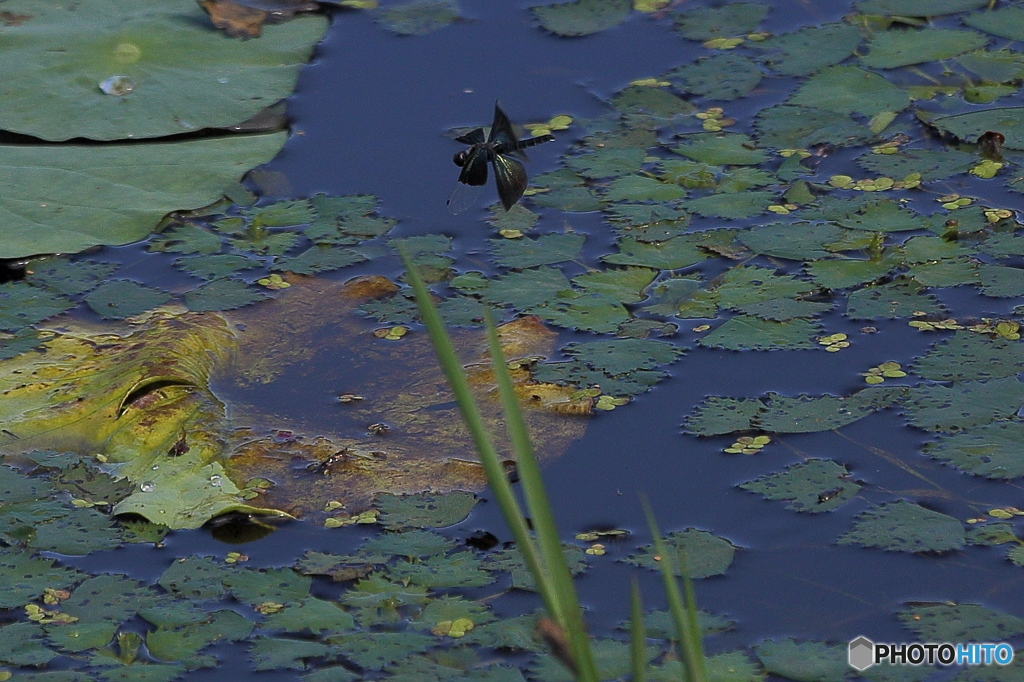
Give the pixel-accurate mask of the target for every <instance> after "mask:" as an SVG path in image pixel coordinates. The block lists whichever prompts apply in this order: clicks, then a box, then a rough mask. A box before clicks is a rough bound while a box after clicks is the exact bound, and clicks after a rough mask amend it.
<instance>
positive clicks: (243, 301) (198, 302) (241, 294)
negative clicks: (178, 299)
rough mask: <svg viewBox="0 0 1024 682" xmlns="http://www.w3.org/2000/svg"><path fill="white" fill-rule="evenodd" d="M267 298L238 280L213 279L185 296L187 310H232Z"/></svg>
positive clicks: (264, 294)
mask: <svg viewBox="0 0 1024 682" xmlns="http://www.w3.org/2000/svg"><path fill="white" fill-rule="evenodd" d="M267 298H269V295H268V294H267V293H266V292H264V291H260V290H259V289H256V288H255V287H252V286H249V285H248V284H246V283H245V282H243V281H241V280H238V279H231V278H227V277H225V278H223V279H215V280H213V281H212V282H210V283H208V284H204V285H203V286H201V287H199V288H198V289H194V290H192V291H190V292H188V293H187V294H185V305H187V306H188V309H189V310H193V311H195V312H205V311H209V310H233V309H235V308H241V307H242V306H244V305H249V304H250V303H256V302H257V301H262V300H265V299H267Z"/></svg>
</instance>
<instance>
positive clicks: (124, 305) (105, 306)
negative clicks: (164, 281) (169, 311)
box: [85, 279, 171, 320]
mask: <svg viewBox="0 0 1024 682" xmlns="http://www.w3.org/2000/svg"><path fill="white" fill-rule="evenodd" d="M170 298H171V295H170V294H168V293H167V292H166V291H160V290H158V289H153V288H152V287H147V286H145V285H143V284H139V283H137V282H132V281H130V280H126V279H118V280H114V281H112V282H107V283H106V284H104V285H103V286H101V287H99V288H98V289H96V290H95V291H93V292H92V293H91V294H89V295H88V296H86V298H85V302H86V303H88V304H89V307H90V308H92V309H93V311H94V312H95V313H96V314H97V315H99V316H100V317H103V318H106V319H108V320H120V319H123V318H125V317H131V316H132V315H138V314H139V313H143V312H145V311H147V310H150V309H152V308H155V307H157V306H158V305H163V304H164V303H166V302H167V301H168V300H170Z"/></svg>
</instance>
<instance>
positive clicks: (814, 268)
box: [807, 251, 901, 289]
mask: <svg viewBox="0 0 1024 682" xmlns="http://www.w3.org/2000/svg"><path fill="white" fill-rule="evenodd" d="M900 263H901V259H900V257H899V255H898V254H897V253H894V252H892V251H889V252H886V254H885V255H883V257H882V258H879V259H878V260H853V259H835V260H816V261H814V262H812V263H808V264H807V272H808V274H810V275H811V277H813V278H814V281H815V282H817V283H818V284H820V285H821V286H823V287H825V288H827V289H845V288H847V287H852V286H856V285H858V284H864V283H865V282H870V281H872V280H876V279H878V278H880V277H883V276H885V275H887V274H888V273H889V272H891V271H892V270H893V269H894V268H896V267H897V266H899V265H900Z"/></svg>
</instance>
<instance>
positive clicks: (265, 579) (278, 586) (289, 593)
mask: <svg viewBox="0 0 1024 682" xmlns="http://www.w3.org/2000/svg"><path fill="white" fill-rule="evenodd" d="M312 582H313V579H312V578H310V577H309V576H308V575H302V574H301V573H298V572H296V571H294V570H292V569H291V568H268V569H266V570H262V571H257V570H253V569H248V568H245V569H239V570H236V571H232V572H230V573H227V574H225V575H224V585H225V587H227V588H228V589H229V590H230V591H231V594H232V595H234V597H235V599H237V600H238V601H240V602H242V603H243V604H249V605H251V606H256V605H257V604H261V603H263V602H268V601H270V602H277V603H279V604H288V603H290V602H294V601H298V600H300V599H304V598H306V597H307V596H308V595H309V586H310V585H311V584H312Z"/></svg>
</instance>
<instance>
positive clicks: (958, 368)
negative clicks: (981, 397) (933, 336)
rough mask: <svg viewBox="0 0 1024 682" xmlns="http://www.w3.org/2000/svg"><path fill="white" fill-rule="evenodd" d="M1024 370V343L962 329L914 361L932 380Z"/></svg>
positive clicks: (968, 378)
mask: <svg viewBox="0 0 1024 682" xmlns="http://www.w3.org/2000/svg"><path fill="white" fill-rule="evenodd" d="M1022 371H1024V344H1022V343H1021V342H1019V341H1010V340H1009V339H1004V338H1002V337H1000V336H996V337H990V336H987V335H985V334H976V333H974V332H969V331H958V332H957V333H956V334H955V335H954V336H953V337H952V338H950V339H947V340H946V341H945V342H943V343H940V344H937V345H935V346H934V347H932V348H931V350H929V351H928V352H927V353H926V354H925V355H924V356H923V357H922V358H920V359H919V360H918V361H917V363H915V365H914V373H915V374H917V375H918V376H921V377H923V378H925V379H930V380H932V381H971V380H978V379H1002V378H1003V377H1009V376H1013V375H1015V374H1019V373H1020V372H1022Z"/></svg>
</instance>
